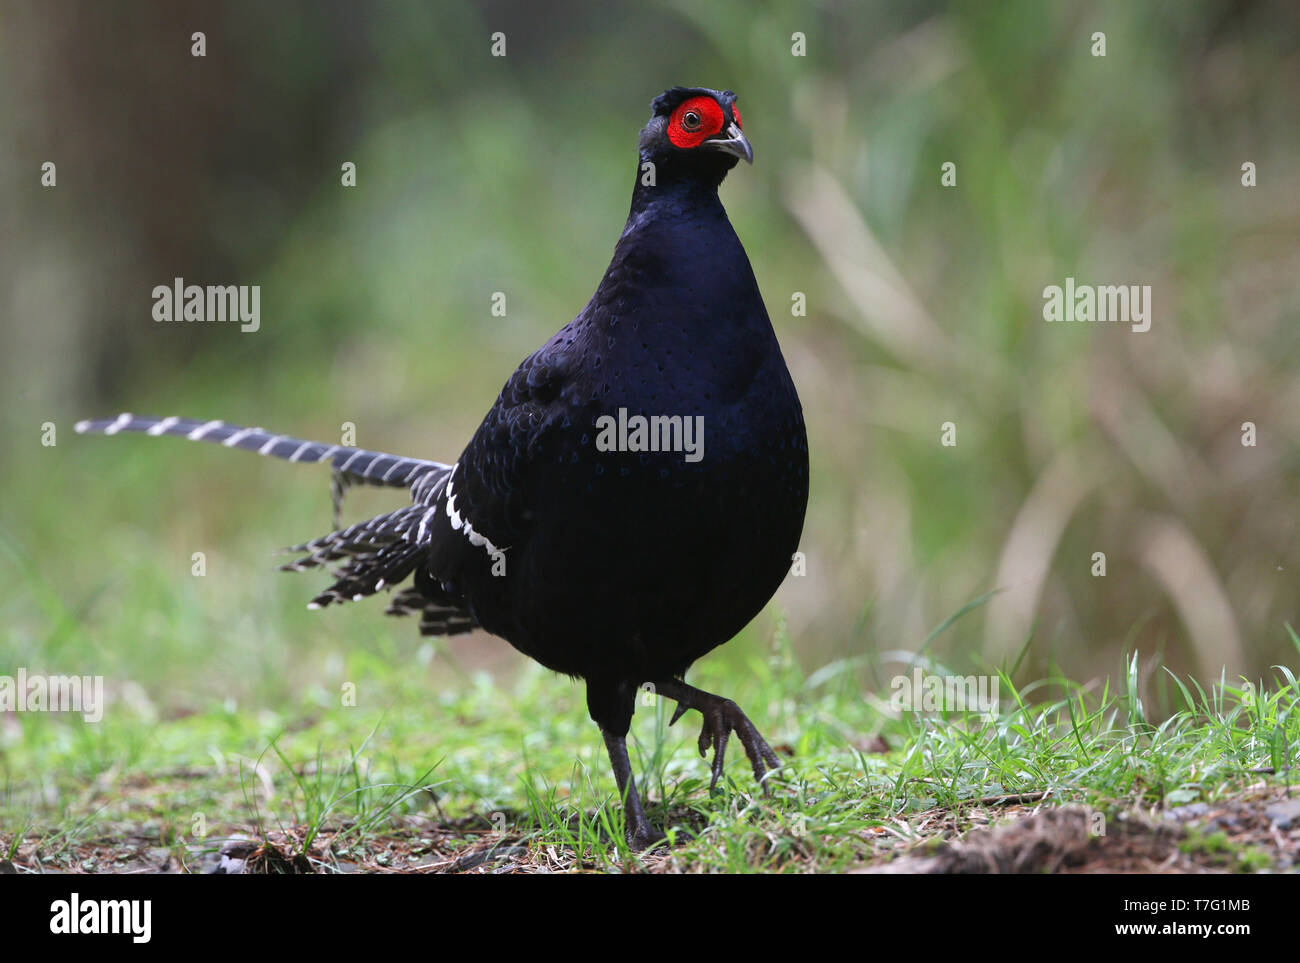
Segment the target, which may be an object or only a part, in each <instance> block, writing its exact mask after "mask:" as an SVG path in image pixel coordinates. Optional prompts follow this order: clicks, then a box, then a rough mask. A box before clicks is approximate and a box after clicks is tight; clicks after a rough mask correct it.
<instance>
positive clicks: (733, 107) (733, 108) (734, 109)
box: [731, 100, 745, 130]
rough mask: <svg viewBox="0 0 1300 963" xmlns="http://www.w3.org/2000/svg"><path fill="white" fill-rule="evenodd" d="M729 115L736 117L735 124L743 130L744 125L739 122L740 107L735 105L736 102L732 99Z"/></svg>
mask: <svg viewBox="0 0 1300 963" xmlns="http://www.w3.org/2000/svg"><path fill="white" fill-rule="evenodd" d="M731 116H732V117H734V118H736V126H737V127H739V128H740V129H741V130H744V129H745V125H744V124H742V123H741V122H740V108H739V107H737V106H736V102H735V101H734V100H733V101H732V102H731Z"/></svg>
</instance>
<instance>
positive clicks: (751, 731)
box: [654, 679, 781, 793]
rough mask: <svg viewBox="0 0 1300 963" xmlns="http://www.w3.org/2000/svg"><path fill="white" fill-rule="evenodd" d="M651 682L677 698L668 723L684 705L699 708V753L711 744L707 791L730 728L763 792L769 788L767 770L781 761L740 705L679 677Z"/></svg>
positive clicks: (719, 765) (662, 692)
mask: <svg viewBox="0 0 1300 963" xmlns="http://www.w3.org/2000/svg"><path fill="white" fill-rule="evenodd" d="M654 685H655V691H656V692H658V693H659V694H660V695H666V696H667V697H668V698H670V699H674V700H676V702H677V711H676V712H674V713H673V717H672V719H671V721H669V723H668V724H669V725H670V726H671V725H672V724H673V723H674V722H676V721H677V720H678V719H680V718H681V717H682V716H683V715H685V714H686V710H687V709H699V710H700V714H701V715H703V716H704V727H703V728H702V729H701V730H700V743H699V745H700V755H701V756H703V755H705V754H706V753H707V752H708V749H709V746H710V745H712V746H713V780H712V781H711V782H710V783H709V790H710V792H711V791H712V790H713V788H714V787H715V786H717V784H718V779H719V778H720V777H721V776H722V763H723V759H724V757H725V756H726V753H727V741H728V740H729V739H730V738H731V734H732V733H733V732H734V733H736V735H738V736H739V737H740V742H741V745H743V746H744V747H745V754H746V755H747V756H749V762H750V764H751V765H752V766H753V767H754V778H755V779H757V780H758V784H759V785H760V786H762V787H763V792H764V793H767V792H768V791H769V790H768V786H767V780H766V777H767V775H768V774H769V772H771V771H775V770H777V769H779V768H780V767H781V762H780V760H778V759H777V758H776V753H775V752H773V751H772V747H771V746H769V745H768V744H767V742H766V740H764V739H763V737H762V736H761V735H760V734H759V732H758V730H757V729H755V728H754V724H753V723H752V722H750V721H749V719H748V717H747V716H746V715H745V713H743V712H741V711H740V706H738V705H736V704H735V703H734V702H732V701H731V700H730V699H724V698H722V697H721V696H716V695H713V694H712V693H709V692H705V691H703V690H702V689H697V688H695V687H694V686H691V685H687V684H686V683H685V682H683V681H682V680H681V679H665V680H663V681H660V682H656V683H655V684H654Z"/></svg>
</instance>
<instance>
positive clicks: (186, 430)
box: [77, 414, 450, 487]
mask: <svg viewBox="0 0 1300 963" xmlns="http://www.w3.org/2000/svg"><path fill="white" fill-rule="evenodd" d="M123 431H134V432H140V433H142V434H146V435H171V436H173V437H177V438H188V439H189V440H190V441H208V442H213V443H216V444H221V445H224V446H225V447H227V448H242V449H243V450H244V451H254V452H257V454H259V455H271V456H273V457H275V458H284V459H286V460H287V461H297V462H304V463H306V464H309V465H312V464H318V463H320V462H325V461H328V462H329V463H330V466H331V467H332V468H333V469H334V470H335V471H336V472H338V473H339V474H341V475H342V476H344V477H345V478H347V479H348V480H349V481H353V482H358V481H362V482H368V483H370V484H375V485H392V486H393V487H410V486H411V485H413V484H415V482H416V481H418V480H419V479H420V478H421V477H423V476H424V475H427V474H429V473H431V472H440V471H446V470H448V469H449V468H450V466H448V465H444V464H442V463H441V462H436V461H425V460H423V459H421V458H404V457H402V456H400V455H389V454H386V453H385V452H382V451H368V450H366V449H365V448H350V447H347V446H346V445H327V444H325V443H324V442H320V441H303V440H302V439H300V438H290V437H289V436H287V435H274V434H272V433H271V432H269V431H266V430H265V429H262V428H241V427H239V426H238V425H228V424H226V423H225V422H224V421H199V420H198V419H196V418H176V417H170V418H154V417H148V416H136V415H130V414H125V415H118V416H117V417H116V418H97V419H93V420H91V421H80V422H77V433H78V434H81V435H116V434H118V433H119V432H123Z"/></svg>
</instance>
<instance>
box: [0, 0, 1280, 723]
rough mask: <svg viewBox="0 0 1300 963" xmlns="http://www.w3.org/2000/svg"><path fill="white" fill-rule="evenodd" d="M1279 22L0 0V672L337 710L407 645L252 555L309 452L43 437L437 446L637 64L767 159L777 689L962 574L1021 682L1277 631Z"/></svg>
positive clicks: (611, 223) (456, 430)
mask: <svg viewBox="0 0 1300 963" xmlns="http://www.w3.org/2000/svg"><path fill="white" fill-rule="evenodd" d="M195 31H202V32H203V33H204V34H205V38H206V56H204V57H202V58H197V57H194V56H192V55H191V47H192V39H191V36H192V34H193V33H194V32H195ZM498 31H499V32H501V33H503V34H504V35H505V42H506V56H505V57H493V56H492V55H491V46H492V39H491V38H492V34H493V33H494V32H498ZM1096 32H1103V33H1104V34H1105V56H1104V57H1101V56H1094V55H1093V50H1094V48H1095V44H1096V41H1095V39H1094V37H1093V35H1094V33H1096ZM796 33H799V34H802V35H803V36H804V38H805V44H806V48H805V49H806V56H795V55H793V54H792V45H793V44H794V43H795V42H796V40H795V39H794V38H793V37H792V35H794V34H796ZM1298 45H1300V23H1298V18H1297V11H1296V8H1295V6H1294V4H1292V3H1289V2H1286V0H1279V2H1274V3H1270V2H1236V3H1160V4H1157V3H1131V2H1114V3H1100V2H1099V3H1076V4H1044V3H1039V2H1009V3H996V4H993V3H952V4H942V3H895V4H859V3H849V2H821V3H753V2H747V3H741V2H728V0H722V2H709V3H697V2H688V0H682V2H661V3H637V4H628V3H618V2H612V3H599V4H594V3H545V4H537V3H526V2H521V0H511V2H489V3H481V4H476V5H469V4H452V3H446V4H428V3H417V2H405V3H399V2H385V3H378V4H373V5H358V4H353V3H343V2H334V3H311V4H305V3H282V4H262V3H253V2H248V3H241V2H228V3H222V4H208V3H197V2H176V3H169V4H165V5H164V4H151V3H115V4H102V3H94V2H62V0H61V2H57V3H41V2H27V3H23V2H13V0H6V2H4V3H3V4H2V5H0V78H2V82H0V130H2V132H3V135H2V136H0V190H2V191H3V197H4V203H3V204H0V325H2V326H3V328H2V331H0V345H2V347H0V357H2V359H3V360H2V361H0V364H2V366H3V371H2V372H0V375H2V377H3V384H4V397H5V403H4V405H3V407H2V408H0V427H2V429H3V436H4V437H3V447H2V448H0V450H2V451H3V452H4V455H3V462H4V465H3V501H2V502H0V571H3V576H2V579H3V584H4V585H5V590H4V592H3V596H2V601H0V621H2V623H3V630H2V637H0V672H12V671H13V670H12V667H14V666H26V667H28V669H29V670H30V671H46V672H50V673H57V672H87V673H92V672H93V673H102V674H104V675H106V676H107V677H108V678H109V679H110V680H114V681H113V683H112V687H113V691H114V693H115V696H116V697H118V698H122V699H127V700H131V699H135V700H137V701H139V702H140V703H141V704H148V705H151V706H156V707H159V708H161V710H162V711H164V712H184V711H188V710H189V709H190V708H192V707H194V706H204V705H208V704H211V703H213V702H221V701H226V702H228V703H230V704H234V703H235V702H248V701H252V702H254V703H256V704H268V703H271V702H273V701H274V700H276V699H277V698H281V697H284V696H286V695H287V694H289V693H301V692H302V691H304V688H310V687H312V686H326V687H329V688H330V689H331V690H332V691H333V690H334V689H335V688H336V686H337V677H338V675H339V665H340V664H341V660H347V663H348V665H349V667H350V670H355V669H356V667H357V666H358V665H360V666H361V669H360V671H362V672H364V665H365V661H366V660H371V659H373V660H383V661H388V662H392V663H403V662H406V663H409V664H411V665H413V666H416V665H419V666H425V665H428V664H429V663H430V662H432V663H433V665H434V667H435V668H436V666H437V665H438V664H440V660H439V659H435V658H434V657H433V654H432V653H433V650H430V649H429V648H428V647H427V646H424V645H423V644H422V642H421V640H420V639H419V638H418V637H417V635H416V632H415V627H414V625H413V624H412V623H410V622H401V621H396V620H392V619H385V618H383V617H381V608H382V606H380V605H378V604H374V603H372V604H368V605H359V606H343V607H340V608H339V609H337V610H330V611H328V612H325V613H308V612H306V611H304V610H303V603H304V602H305V601H306V600H307V599H308V598H309V597H310V596H311V594H312V593H313V592H314V591H315V590H316V589H317V588H318V586H319V585H320V584H322V583H321V580H320V578H318V577H315V576H312V575H298V576H289V575H279V574H276V573H275V572H274V571H273V565H274V564H275V562H276V559H274V558H273V557H272V556H271V554H270V552H271V550H272V549H274V548H276V547H277V546H281V545H285V544H289V543H292V542H295V541H299V540H303V539H305V538H309V537H311V536H313V535H316V534H318V533H320V532H322V531H324V530H325V529H326V528H327V527H328V525H329V520H330V512H329V497H328V484H327V483H328V478H327V473H326V472H323V471H321V470H319V469H312V468H305V467H299V466H291V465H286V464H284V463H281V462H269V461H268V460H264V459H256V458H252V457H249V456H246V455H243V454H238V453H231V452H226V451H222V450H220V449H217V448H213V447H210V446H196V445H187V444H184V443H181V442H176V441H171V440H154V439H146V438H142V437H138V436H132V437H120V438H116V439H102V438H80V437H77V436H75V435H74V434H73V431H72V426H73V424H74V423H75V422H76V421H77V420H78V419H80V418H83V417H87V416H92V415H95V416H102V415H106V414H113V413H116V412H118V411H133V412H136V413H153V414H159V415H166V414H183V415H188V416H193V417H200V418H222V419H225V420H227V421H229V422H234V423H241V424H249V425H265V426H267V427H270V428H273V429H275V430H277V431H283V432H287V433H293V434H296V435H299V436H301V437H309V438H321V439H327V440H338V436H339V434H340V430H341V426H342V425H343V424H344V423H349V422H350V423H353V424H355V425H356V427H357V443H358V444H361V445H364V446H368V447H376V448H382V449H387V450H393V451H398V452H402V453H409V454H413V455H420V456H427V457H433V458H438V459H443V460H452V459H454V458H455V457H456V455H457V453H458V451H459V449H460V447H461V446H462V445H463V444H464V442H465V441H466V440H467V439H468V438H469V436H470V434H471V432H472V431H473V429H474V427H475V426H476V424H477V422H478V419H479V418H480V417H481V416H482V414H483V412H484V411H486V409H487V408H488V406H489V405H490V404H491V403H492V401H493V399H494V398H495V396H496V394H497V391H498V390H499V388H500V386H501V384H502V382H503V381H504V380H505V378H506V377H507V376H508V374H509V373H510V371H511V370H512V369H513V367H514V365H515V364H516V363H517V362H518V361H519V360H520V359H521V358H522V357H523V356H524V355H525V354H527V353H528V352H529V351H531V350H532V349H533V348H534V347H535V346H536V345H537V344H539V343H540V342H541V341H542V340H544V339H545V338H546V337H547V336H548V335H549V334H551V333H552V332H553V331H554V330H555V329H556V328H558V327H559V326H561V325H562V324H564V323H565V322H567V321H568V320H569V319H570V318H571V317H572V316H573V315H574V314H575V313H576V312H577V311H578V310H579V309H580V308H581V307H582V305H583V303H584V302H585V300H586V299H587V297H588V296H589V295H590V293H591V292H592V291H593V290H594V288H595V286H596V283H597V282H598V280H599V278H600V276H601V274H602V272H603V270H604V268H605V265H606V263H607V261H608V257H609V254H610V252H611V249H612V245H613V243H614V240H615V239H616V238H617V236H618V233H619V230H620V228H621V226H622V224H623V220H624V217H625V215H626V210H627V203H628V198H629V195H630V191H631V186H632V181H633V176H634V172H635V161H636V155H635V146H636V135H637V131H638V129H639V128H640V126H641V125H642V124H643V123H644V122H645V120H646V118H647V117H648V113H649V111H648V104H649V101H650V99H651V98H652V97H653V96H654V95H655V94H657V93H658V92H659V91H660V90H662V89H664V88H665V87H668V86H671V85H675V84H692V85H693V84H701V85H708V86H715V87H720V88H730V89H733V90H735V91H736V92H737V93H738V94H739V98H740V101H739V102H740V105H741V107H742V109H743V114H744V120H745V126H746V131H747V133H748V134H749V135H750V137H751V139H752V140H753V143H754V146H755V150H756V155H757V156H756V163H755V165H754V167H753V168H752V169H750V168H744V169H739V170H737V171H736V172H735V173H733V174H732V176H730V177H729V178H728V180H727V182H726V184H725V185H724V187H723V189H722V194H723V200H724V202H725V203H726V205H727V208H728V210H729V212H730V214H731V218H732V221H733V223H734V224H735V227H736V229H737V231H738V233H739V234H740V236H741V238H742V240H743V241H744V243H745V245H746V248H747V249H748V252H749V255H750V258H751V260H752V261H753V264H754V268H755V272H756V274H757V276H758V279H759V283H760V286H761V288H762V290H763V294H764V297H765V299H766V301H767V304H768V308H769V311H770V313H771V315H772V319H773V322H774V324H775V326H776V329H777V332H778V334H779V336H780V338H781V341H782V344H783V346H784V349H785V352H786V357H787V359H788V361H789V364H790V367H791V370H792V371H793V373H794V376H795V379H796V381H797V383H798V385H799V390H800V393H801V396H802V398H803V403H804V408H805V412H806V415H807V421H808V426H809V433H810V443H811V449H812V458H813V488H812V498H811V503H810V507H809V513H808V521H807V527H806V530H805V535H804V539H803V550H804V551H805V552H806V555H807V574H806V575H804V576H803V577H792V578H791V579H789V580H788V581H787V584H786V585H785V586H784V587H783V588H782V590H781V592H780V593H779V595H778V597H777V600H776V602H775V603H774V606H773V608H772V609H771V610H770V611H769V613H768V614H767V615H766V616H765V617H764V618H763V619H762V620H760V621H759V623H758V624H757V626H756V627H755V628H754V629H753V630H751V633H750V634H753V633H758V634H759V635H760V636H761V635H762V634H764V633H768V632H770V631H772V626H773V624H774V620H775V619H777V618H784V620H785V624H786V628H787V631H788V633H789V636H790V638H791V639H792V640H793V643H794V646H795V650H796V652H797V655H798V658H799V659H800V660H801V661H802V662H803V663H804V664H805V667H806V668H814V667H816V666H818V665H821V664H823V663H826V662H829V661H831V660H835V659H845V658H857V659H859V660H860V661H861V662H862V664H863V666H864V669H863V671H864V686H867V687H870V686H872V685H874V683H873V682H872V680H871V678H870V676H869V673H868V672H867V669H866V667H867V666H869V665H870V663H871V662H872V660H873V659H874V658H877V657H878V655H877V654H878V653H883V652H889V651H892V650H899V649H908V650H915V649H917V648H918V647H919V646H920V645H921V644H922V642H923V641H924V640H925V638H926V637H927V635H928V634H929V633H930V631H931V630H932V629H934V628H935V627H937V626H939V625H941V624H942V623H943V622H944V621H945V620H946V619H948V618H949V617H950V616H952V615H953V614H954V613H956V612H958V611H959V610H961V609H962V607H963V606H964V605H966V604H967V603H969V602H971V601H972V600H974V599H977V598H979V597H981V596H983V595H984V594H985V593H988V592H990V591H992V590H995V589H1001V590H1002V591H1001V592H999V593H998V594H997V595H995V596H993V598H992V599H991V600H988V601H987V602H986V604H984V605H981V606H979V607H977V608H975V609H974V610H972V611H969V612H967V613H966V614H965V615H964V616H962V617H961V618H960V619H958V620H957V621H956V622H955V623H953V624H952V625H951V626H950V627H949V628H948V629H947V631H946V632H944V633H943V634H942V635H941V636H939V637H938V638H937V639H936V640H935V641H934V642H933V648H934V650H935V652H936V653H939V654H941V655H942V656H943V658H945V659H946V660H947V661H949V662H950V663H952V664H955V665H959V666H963V667H965V666H977V665H1007V666H1010V665H1013V664H1017V663H1018V666H1019V668H1018V669H1017V672H1016V677H1017V678H1019V679H1033V678H1041V677H1043V676H1044V675H1046V674H1048V673H1049V672H1052V671H1054V670H1055V669H1057V668H1059V669H1060V670H1061V671H1063V672H1065V673H1067V674H1069V675H1071V676H1072V677H1076V678H1083V679H1087V678H1089V677H1092V676H1094V675H1096V674H1101V673H1104V672H1107V671H1110V670H1112V669H1114V668H1115V666H1116V665H1117V661H1118V658H1119V655H1120V653H1121V652H1122V651H1124V650H1132V649H1137V650H1138V651H1140V652H1143V653H1151V654H1156V653H1160V654H1162V655H1163V658H1164V663H1165V664H1167V665H1169V666H1171V667H1173V668H1175V669H1177V670H1179V671H1182V672H1188V673H1193V674H1196V675H1197V676H1199V677H1201V678H1216V679H1217V678H1218V677H1219V675H1220V672H1221V671H1224V670H1225V669H1226V672H1227V674H1228V676H1229V677H1230V678H1231V677H1234V676H1236V675H1237V674H1245V675H1247V676H1253V675H1255V674H1258V673H1261V672H1263V671H1265V670H1266V668H1267V666H1269V665H1270V664H1273V663H1275V662H1279V661H1285V660H1286V659H1287V658H1288V656H1287V653H1288V652H1291V653H1292V658H1293V653H1294V648H1293V647H1292V646H1291V644H1290V643H1289V641H1288V637H1287V629H1286V625H1287V623H1290V624H1292V625H1297V624H1300V593H1298V592H1297V588H1300V579H1298V577H1297V576H1298V575H1300V557H1298V556H1300V550H1298V549H1300V539H1298V538H1297V535H1298V531H1297V515H1298V514H1300V513H1298V511H1297V510H1298V509H1300V482H1298V479H1300V326H1298V325H1297V323H1296V322H1297V313H1298V310H1300V294H1298V292H1297V285H1296V278H1297V276H1300V244H1298V243H1297V238H1298V236H1300V213H1298V210H1297V198H1300V164H1298V162H1297V158H1298V157H1300V126H1298V125H1297V122H1296V120H1297V112H1296V96H1297V91H1300V51H1298V49H1297V47H1298ZM45 162H53V163H54V164H55V165H56V167H55V170H56V176H57V186H55V187H48V188H47V187H43V186H42V184H41V174H42V164H44V163H45ZM345 162H352V163H355V165H356V172H357V173H356V186H355V187H354V188H349V187H344V186H343V185H342V184H341V183H340V181H341V176H342V175H341V171H340V168H341V165H343V164H344V163H345ZM946 162H952V163H953V164H955V165H956V167H955V171H956V184H955V186H951V187H945V186H942V185H941V166H942V165H943V164H945V163H946ZM1246 163H1250V164H1254V165H1255V170H1256V172H1257V178H1258V185H1257V186H1254V187H1246V186H1243V183H1242V177H1243V173H1242V165H1243V164H1246ZM175 277H182V278H184V279H185V280H186V282H187V283H196V284H258V285H260V286H261V312H262V321H261V329H260V330H259V331H258V332H256V333H247V334H244V333H240V332H239V331H238V330H237V328H235V327H233V326H229V325H224V326H223V325H216V324H186V323H184V322H172V323H157V322H155V321H153V320H152V318H151V314H150V312H151V308H152V304H153V302H152V298H151V291H152V289H153V287H154V286H155V285H158V284H169V283H170V282H171V280H172V279H173V278H175ZM1067 277H1074V278H1076V279H1078V280H1079V281H1080V282H1081V283H1083V282H1086V283H1093V284H1144V285H1150V286H1151V288H1152V292H1153V305H1154V316H1153V321H1152V325H1151V330H1150V331H1149V332H1147V333H1133V332H1131V331H1130V330H1129V329H1128V327H1127V326H1124V325H1105V326H1102V325H1087V324H1048V323H1046V322H1045V321H1044V320H1043V317H1042V307H1043V298H1042V292H1043V289H1044V287H1045V286H1047V285H1051V284H1064V283H1065V279H1066V278H1067ZM494 292H504V293H505V294H506V296H507V314H506V316H505V317H495V316H493V314H492V311H491V303H492V302H491V298H492V295H493V293H494ZM795 292H802V294H803V295H804V296H805V297H806V303H807V312H806V316H796V315H794V314H793V313H792V304H793V298H794V295H795ZM945 422H952V423H954V424H955V426H956V433H957V435H956V437H957V444H956V446H955V447H946V446H943V445H941V444H940V436H941V426H942V425H943V424H944V423H945ZM1245 422H1251V423H1253V424H1254V425H1255V426H1256V428H1255V431H1256V437H1257V444H1256V445H1255V446H1253V447H1250V446H1245V445H1243V444H1242V437H1243V428H1242V426H1243V423H1245ZM46 423H53V425H54V426H55V429H56V436H55V438H56V444H54V445H52V446H45V445H43V444H42V438H43V432H44V431H45V429H44V428H43V426H44V425H45V424H46ZM395 497H396V496H395V495H393V494H392V493H383V492H375V491H362V492H358V493H356V494H354V495H353V496H351V497H350V500H349V503H348V505H347V507H346V513H347V516H348V517H350V518H359V517H363V516H364V515H365V514H367V513H372V512H375V511H379V510H383V509H384V508H386V507H388V506H391V505H392V504H393V499H394V498H395ZM196 552H202V553H204V560H205V564H206V575H205V576H203V577H195V576H194V575H193V574H192V568H193V565H194V561H193V557H194V553H196ZM1099 552H1100V553H1104V554H1105V575H1104V577H1102V576H1098V575H1095V574H1093V572H1094V568H1095V565H1096V562H1095V560H1094V553H1099ZM1026 646H1027V647H1028V648H1027V649H1026ZM728 648H729V649H730V648H732V647H728ZM438 651H442V650H441V649H439V650H438ZM450 651H451V653H452V655H453V656H454V658H455V660H456V661H458V664H460V665H469V666H471V667H473V668H478V669H485V670H488V671H489V672H491V673H493V674H497V675H502V674H508V673H510V672H512V671H514V670H515V669H516V668H517V664H518V662H517V660H518V657H517V656H515V655H514V653H513V652H512V650H510V649H509V647H508V646H507V645H506V644H505V643H503V642H500V641H499V640H494V639H490V638H487V637H475V638H471V639H468V640H461V641H458V642H457V643H456V644H455V646H454V647H453V648H452V649H451V650H450ZM731 657H733V656H731V655H729V654H728V653H727V650H725V649H724V650H722V651H721V652H719V653H718V654H717V655H716V656H715V657H714V658H718V659H722V660H725V659H727V658H731ZM421 671H423V670H421ZM430 671H433V670H432V669H431V670H430Z"/></svg>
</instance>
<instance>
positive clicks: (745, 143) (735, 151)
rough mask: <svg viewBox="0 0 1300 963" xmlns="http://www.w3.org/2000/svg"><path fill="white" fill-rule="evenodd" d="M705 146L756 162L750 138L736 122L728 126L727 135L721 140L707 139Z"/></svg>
mask: <svg viewBox="0 0 1300 963" xmlns="http://www.w3.org/2000/svg"><path fill="white" fill-rule="evenodd" d="M704 146H705V147H712V148H714V149H715V150H720V151H722V152H723V153H724V154H731V155H732V156H734V157H739V158H740V159H741V160H743V161H745V162H747V163H750V164H752V163H754V148H753V147H751V146H750V143H749V138H748V137H746V136H745V135H744V134H743V133H742V132H741V130H740V128H739V127H737V126H736V125H735V124H734V123H733V124H732V125H731V126H730V127H728V128H727V136H726V137H724V138H722V139H721V140H706V141H705V142H704Z"/></svg>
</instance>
